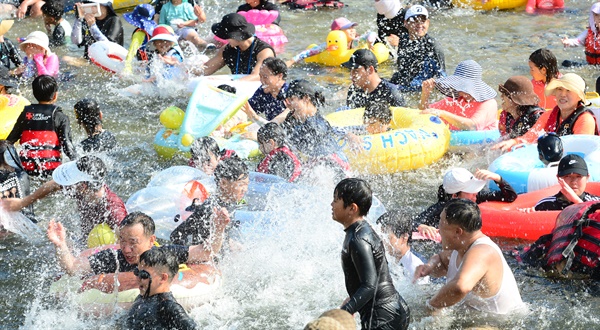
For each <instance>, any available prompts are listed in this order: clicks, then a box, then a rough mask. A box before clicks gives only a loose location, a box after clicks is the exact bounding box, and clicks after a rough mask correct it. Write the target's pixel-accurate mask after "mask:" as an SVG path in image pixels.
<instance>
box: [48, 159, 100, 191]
mask: <svg viewBox="0 0 600 330" xmlns="http://www.w3.org/2000/svg"><path fill="white" fill-rule="evenodd" d="M52 179H53V180H54V181H55V182H56V183H58V184H59V185H61V186H71V185H74V184H76V183H79V182H97V181H98V180H96V179H94V178H93V177H92V176H91V175H89V174H87V173H85V172H82V171H80V170H79V169H78V168H77V162H76V161H72V162H68V163H64V164H62V165H60V166H59V167H57V168H56V169H55V170H54V172H52Z"/></svg>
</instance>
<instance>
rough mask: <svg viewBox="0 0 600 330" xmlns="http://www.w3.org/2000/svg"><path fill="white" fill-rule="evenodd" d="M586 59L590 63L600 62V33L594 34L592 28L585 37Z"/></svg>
mask: <svg viewBox="0 0 600 330" xmlns="http://www.w3.org/2000/svg"><path fill="white" fill-rule="evenodd" d="M585 59H586V61H587V62H588V64H592V65H597V64H600V35H599V36H596V35H594V32H592V30H591V29H588V33H587V36H586V37H585Z"/></svg>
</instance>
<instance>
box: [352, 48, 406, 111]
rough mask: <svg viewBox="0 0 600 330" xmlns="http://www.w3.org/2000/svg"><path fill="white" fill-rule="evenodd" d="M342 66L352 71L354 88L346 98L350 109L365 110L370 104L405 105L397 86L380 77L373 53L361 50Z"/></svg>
mask: <svg viewBox="0 0 600 330" xmlns="http://www.w3.org/2000/svg"><path fill="white" fill-rule="evenodd" d="M342 66H343V67H345V68H348V69H350V78H351V79H352V86H350V88H349V89H348V96H347V97H346V105H347V106H348V107H349V108H351V109H353V108H363V107H366V106H367V104H369V103H387V104H389V105H390V106H392V107H401V106H403V105H404V99H403V98H402V96H401V95H400V93H399V92H398V90H397V88H396V86H394V85H392V84H391V83H390V82H389V81H386V80H383V79H381V77H379V74H378V73H377V58H376V57H375V54H373V52H372V51H370V50H368V49H359V50H357V51H355V52H354V54H352V56H351V57H350V60H349V61H348V62H345V63H343V64H342Z"/></svg>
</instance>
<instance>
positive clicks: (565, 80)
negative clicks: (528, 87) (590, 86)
mask: <svg viewBox="0 0 600 330" xmlns="http://www.w3.org/2000/svg"><path fill="white" fill-rule="evenodd" d="M558 87H562V88H564V89H567V90H570V91H572V92H575V93H577V96H579V98H580V99H581V101H582V102H583V103H586V98H585V80H583V78H581V77H580V76H579V75H578V74H576V73H572V72H570V73H565V74H563V75H562V77H560V78H555V79H552V80H551V81H550V83H549V84H548V85H547V86H546V90H545V91H544V93H545V94H546V95H552V94H553V93H554V90H555V89H557V88H558Z"/></svg>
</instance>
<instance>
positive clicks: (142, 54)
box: [123, 4, 156, 73]
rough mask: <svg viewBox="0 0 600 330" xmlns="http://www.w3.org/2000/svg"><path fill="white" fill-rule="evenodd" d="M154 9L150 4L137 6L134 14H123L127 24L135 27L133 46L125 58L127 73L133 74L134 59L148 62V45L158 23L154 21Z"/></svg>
mask: <svg viewBox="0 0 600 330" xmlns="http://www.w3.org/2000/svg"><path fill="white" fill-rule="evenodd" d="M153 17H154V7H152V6H151V5H149V4H141V5H137V6H136V7H135V8H134V9H133V12H131V13H126V14H123V19H125V21H127V23H129V24H131V25H133V26H135V29H134V30H133V34H132V36H131V44H130V45H129V51H128V52H127V57H126V58H125V72H126V73H131V62H132V61H133V59H134V58H136V59H137V60H138V61H148V60H149V58H148V44H149V42H150V36H151V35H152V34H153V32H154V28H155V27H156V22H154V20H153Z"/></svg>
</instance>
